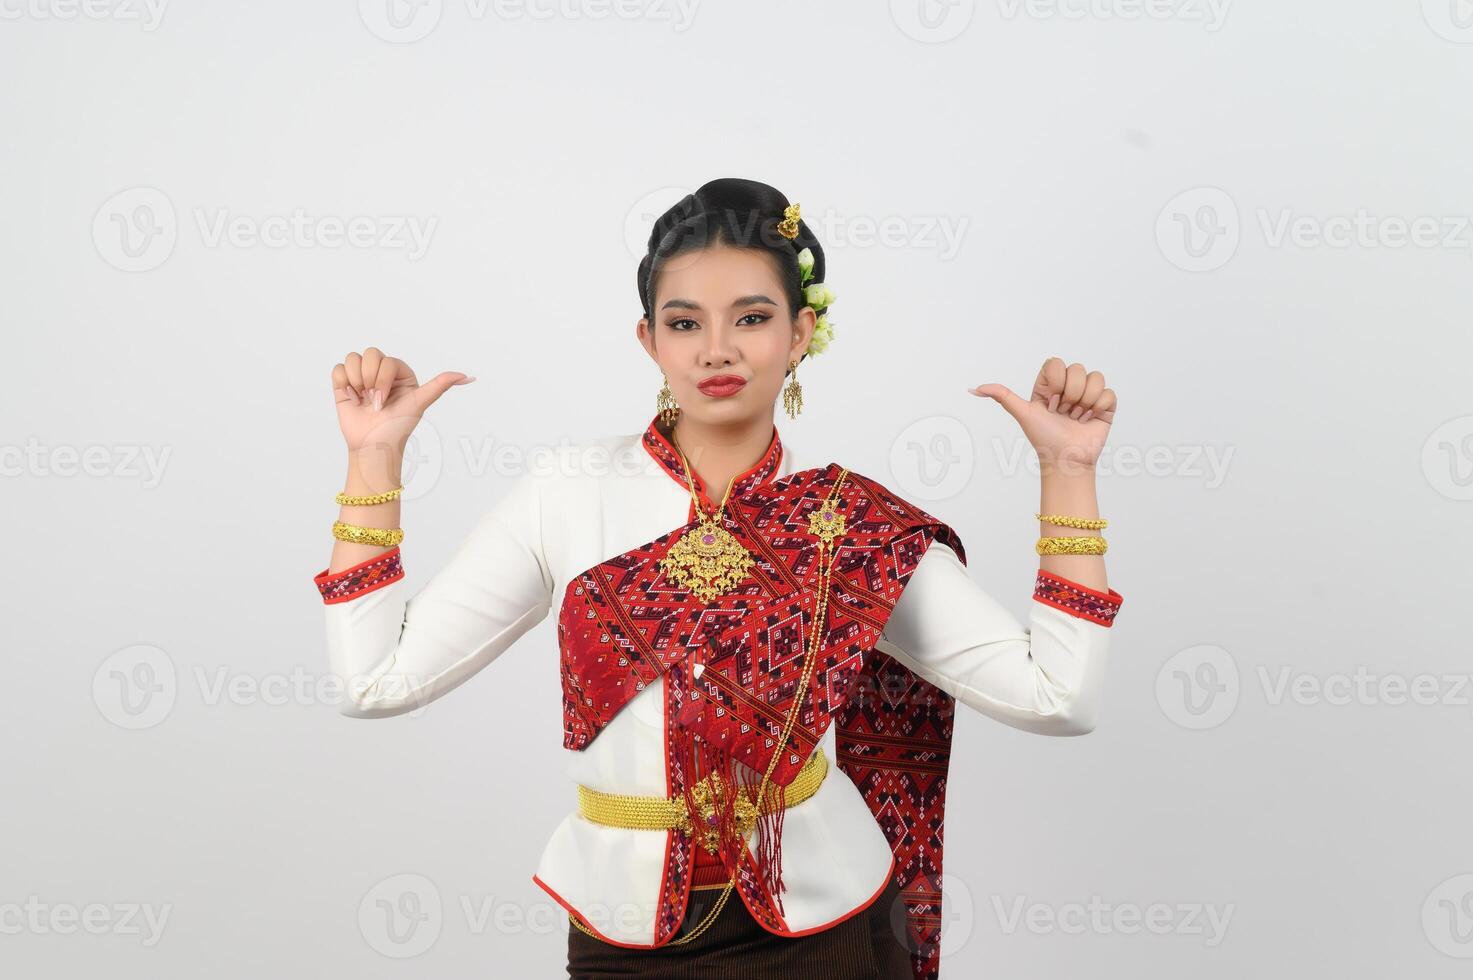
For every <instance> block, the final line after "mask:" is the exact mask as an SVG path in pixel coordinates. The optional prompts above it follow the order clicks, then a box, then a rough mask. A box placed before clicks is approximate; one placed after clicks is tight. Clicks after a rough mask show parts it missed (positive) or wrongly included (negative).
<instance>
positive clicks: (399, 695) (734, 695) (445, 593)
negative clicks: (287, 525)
mask: <svg viewBox="0 0 1473 980" xmlns="http://www.w3.org/2000/svg"><path fill="white" fill-rule="evenodd" d="M579 449H580V451H579V452H578V453H576V454H574V458H576V460H578V461H579V466H580V467H581V468H582V469H583V470H584V471H582V472H577V473H555V474H531V473H528V474H525V475H522V476H519V477H517V478H515V479H514V480H513V481H512V483H511V486H510V487H509V488H507V489H506V490H505V491H504V492H503V493H502V495H501V496H500V498H499V499H498V500H497V501H496V502H495V503H494V504H493V505H492V506H491V508H490V509H489V511H488V512H487V513H486V514H485V515H484V516H483V517H482V518H481V520H480V521H479V523H478V524H477V525H476V526H475V528H474V530H473V531H472V533H471V535H470V537H469V538H468V540H466V541H465V542H464V543H463V544H462V545H461V546H460V548H459V549H458V550H457V551H456V552H455V554H454V555H453V556H452V557H451V559H450V561H449V563H448V564H447V565H446V566H445V568H443V569H442V570H441V571H440V572H439V573H438V574H436V575H435V576H434V577H433V578H431V579H430V581H429V582H428V583H427V584H426V585H425V586H424V588H423V589H421V590H420V591H419V592H418V593H416V594H414V595H413V596H409V595H408V594H406V593H405V592H404V591H403V590H404V589H405V588H406V586H405V584H404V582H403V576H404V569H403V564H402V559H401V555H400V552H399V549H398V548H397V547H396V548H394V549H392V550H390V551H388V552H385V553H384V554H383V555H381V556H379V557H377V558H374V559H372V560H370V561H366V562H363V563H361V564H359V565H357V566H354V567H352V568H348V569H345V570H343V571H341V572H338V573H336V574H333V575H329V574H328V573H327V572H326V570H324V571H323V572H321V573H319V574H318V575H317V576H316V578H315V580H314V581H315V583H316V585H317V587H318V589H319V591H320V594H321V596H322V598H323V600H324V602H325V603H326V615H327V628H328V650H329V656H330V661H331V664H332V668H333V670H334V672H335V673H337V674H338V675H339V676H341V677H342V678H343V679H344V680H345V681H350V682H354V684H355V693H354V695H353V696H352V698H351V699H349V700H348V701H346V702H345V703H344V705H343V711H344V713H347V714H352V715H356V716H365V717H368V716H382V715H392V714H398V713H400V712H404V711H410V710H412V709H414V708H416V707H418V706H420V705H422V704H424V703H425V702H427V701H430V700H433V699H434V698H437V697H439V696H441V695H443V694H444V693H446V692H447V691H449V690H451V689H452V688H454V687H456V686H457V685H459V684H460V683H462V682H464V681H465V680H467V679H468V678H469V677H470V676H471V675H472V674H474V673H476V672H477V671H478V670H480V669H481V668H483V667H485V666H486V665H487V664H489V663H490V662H491V661H493V660H494V659H496V657H498V656H500V655H501V653H503V652H504V651H505V650H506V649H507V648H508V647H509V646H511V644H512V643H513V642H514V641H515V640H516V639H517V638H518V637H519V636H521V635H522V634H523V633H525V632H526V631H527V630H529V629H531V628H532V627H533V626H535V625H536V624H538V623H539V622H541V621H542V620H543V619H544V618H545V617H546V616H547V615H548V613H549V612H551V611H552V610H553V608H554V600H556V603H557V611H558V615H557V638H558V646H559V650H560V656H561V668H560V672H561V678H562V709H563V732H564V737H563V745H564V747H565V748H567V749H568V750H569V752H570V754H569V757H568V769H567V772H568V775H569V776H570V777H571V779H572V780H573V782H574V784H575V787H576V795H575V794H573V793H570V801H569V802H570V811H569V813H568V815H567V816H566V817H565V818H564V819H563V821H562V822H561V824H560V825H559V826H558V827H557V828H556V830H554V832H553V834H552V837H551V839H550V840H549V841H548V843H547V845H546V847H545V849H544V851H543V853H542V856H541V859H540V861H539V863H538V867H537V870H536V873H535V874H534V876H533V880H534V881H535V882H536V883H537V884H538V885H539V886H540V887H542V888H543V889H544V890H546V891H547V892H548V894H549V895H551V896H552V897H553V898H554V899H555V900H556V901H557V902H558V903H559V904H561V905H562V906H563V907H564V908H566V909H567V910H568V913H569V916H570V919H571V920H572V924H574V925H577V926H578V927H579V928H580V930H581V931H582V932H583V933H584V934H587V935H589V936H593V937H596V938H597V940H598V941H599V942H601V943H602V944H607V945H606V947H605V948H606V949H607V950H608V951H609V952H610V954H611V955H626V954H627V955H628V956H629V957H631V958H637V957H639V956H640V955H641V951H646V953H645V955H649V954H648V952H647V951H650V950H654V949H658V948H662V947H666V946H672V948H674V947H675V946H678V944H680V943H681V942H684V941H688V940H687V939H686V937H687V936H688V935H689V934H690V932H691V930H690V929H689V926H690V924H691V923H690V918H691V917H690V916H689V915H688V912H689V910H690V908H691V907H692V904H693V903H692V890H693V889H703V888H704V887H706V886H729V887H730V889H731V890H732V891H733V892H734V893H735V894H736V895H737V896H739V898H740V901H741V903H742V905H743V906H744V907H745V910H746V913H747V914H749V915H750V917H751V919H752V920H755V922H757V923H759V924H760V926H761V927H762V929H763V930H765V932H766V933H767V934H768V935H770V936H772V937H783V938H787V939H792V938H797V937H806V936H814V935H818V934H820V933H824V932H826V931H829V930H834V929H835V927H836V926H838V925H839V924H841V923H845V922H846V921H848V920H851V919H852V918H853V917H855V916H857V915H858V914H859V913H861V912H864V911H865V910H866V909H868V908H869V907H870V906H871V904H872V903H874V902H875V901H876V899H878V898H880V897H881V896H882V895H883V894H885V893H886V892H887V889H888V890H889V892H890V893H891V894H894V893H895V892H896V890H897V889H898V893H899V895H900V896H902V897H903V900H904V904H905V912H906V915H905V918H906V926H907V928H908V931H909V936H908V940H909V941H908V948H909V950H910V953H911V955H910V961H911V966H912V969H913V972H914V976H915V977H931V978H934V977H936V976H937V972H938V966H939V945H938V941H939V928H940V921H941V858H942V830H943V825H944V819H943V818H944V806H945V795H946V777H947V769H948V764H949V761H950V753H951V734H952V719H953V715H954V709H955V702H956V701H957V700H960V701H961V702H963V703H964V704H967V705H970V706H971V707H973V708H975V709H976V710H978V711H981V712H982V713H984V714H986V715H989V716H991V717H993V718H997V719H999V720H1001V721H1003V722H1005V723H1007V724H1010V725H1013V726H1015V727H1018V728H1022V729H1026V730H1029V731H1034V732H1039V733H1042V734H1053V735H1069V734H1079V733H1082V732H1085V731H1088V730H1089V729H1090V728H1091V727H1092V726H1093V724H1094V716H1095V714H1096V710H1097V707H1098V703H1099V700H1100V695H1101V687H1102V682H1103V673H1104V668H1105V659H1106V651H1107V647H1108V636H1109V629H1108V628H1109V627H1110V625H1111V624H1112V622H1113V620H1114V617H1115V614H1116V612H1117V611H1118V610H1119V608H1120V604H1121V601H1122V599H1121V596H1120V594H1119V593H1118V592H1116V591H1115V590H1113V589H1111V590H1109V591H1108V592H1100V591H1098V590H1095V589H1090V588H1087V587H1085V586H1083V585H1080V584H1078V583H1075V582H1071V581H1069V580H1067V579H1064V578H1062V577H1060V576H1057V575H1052V574H1049V573H1047V572H1044V571H1039V572H1038V575H1037V578H1036V581H1035V586H1034V592H1033V598H1034V600H1036V601H1034V602H1032V603H1031V604H1030V612H1029V622H1028V624H1027V625H1026V626H1025V625H1023V624H1022V623H1020V622H1019V621H1018V620H1017V619H1015V618H1014V617H1013V615H1012V614H1011V613H1010V612H1008V610H1007V609H1006V608H1005V607H1003V606H1002V605H1000V604H999V603H998V602H996V601H995V600H994V599H992V598H991V597H990V596H989V595H988V594H987V593H985V592H984V591H982V590H981V589H980V588H979V587H978V586H977V585H976V583H974V582H973V580H972V578H971V577H970V575H969V574H968V573H967V571H966V568H965V567H964V566H965V562H966V554H965V551H964V550H963V547H962V543H961V540H960V539H959V537H958V535H957V534H956V532H955V531H954V530H953V529H952V528H951V527H949V526H948V525H946V524H944V523H942V522H941V521H939V520H937V519H936V518H935V517H932V516H931V515H930V514H928V513H926V512H925V511H923V510H922V509H920V508H919V507H916V506H915V505H914V504H911V503H909V502H907V501H906V500H904V499H902V498H901V497H899V496H897V495H896V494H894V493H892V492H891V491H889V490H888V489H886V488H885V487H884V486H883V485H882V484H880V483H879V482H877V481H875V480H872V479H870V478H868V477H866V476H864V475H862V474H860V473H856V472H854V471H851V470H848V469H846V468H845V467H843V466H840V465H839V464H837V463H834V462H828V463H823V462H821V461H817V460H800V459H799V458H798V457H797V456H796V455H795V453H794V452H793V450H792V447H790V446H788V445H787V444H785V443H784V442H783V441H782V440H781V439H780V438H779V436H778V433H777V430H776V429H775V428H774V431H773V436H772V440H771V443H770V445H769V447H768V449H767V451H766V452H765V453H764V454H763V456H762V458H761V459H760V460H758V462H757V463H756V464H755V465H753V466H752V467H750V468H749V469H747V470H746V471H744V472H742V473H740V474H738V475H737V476H736V477H735V479H734V480H733V482H732V484H731V486H730V488H729V491H728V495H727V498H726V501H725V504H724V506H722V507H721V508H720V517H719V520H717V521H715V522H712V521H711V520H709V517H710V516H711V515H713V514H715V513H716V512H717V510H718V503H719V502H720V501H721V499H722V497H721V494H720V490H721V488H715V493H714V494H713V493H712V488H708V487H706V486H705V485H704V483H703V482H702V480H701V478H700V475H699V474H698V473H695V472H694V471H691V470H688V467H687V464H686V462H685V460H684V458H683V457H682V455H681V453H680V452H679V450H678V448H677V447H676V445H675V444H674V442H673V440H672V438H671V437H670V436H669V435H668V434H667V433H666V432H665V431H664V430H662V428H661V426H660V424H659V416H656V418H655V419H654V420H652V421H651V422H650V424H649V425H648V426H647V427H646V428H645V430H644V431H643V432H642V433H639V434H631V435H623V436H613V437H607V438H603V439H598V440H594V441H592V442H590V443H586V444H584V445H583V446H581V447H579ZM594 461H601V462H594ZM692 489H693V490H694V495H693V494H692ZM698 502H699V511H698V509H697V503H698ZM795 699H796V702H797V703H796V705H795V703H794V702H795ZM834 769H838V770H839V771H840V772H841V773H842V774H843V776H844V777H847V778H836V776H837V774H836V773H835V772H834V771H833V770H834ZM764 777H766V778H764ZM700 894H701V895H702V896H706V897H710V896H714V895H715V894H717V893H716V892H714V891H702V892H701V893H700ZM699 904H701V905H703V906H707V907H709V906H710V902H701V903H699ZM851 924H852V923H851ZM714 932H715V930H713V934H714ZM833 934H834V935H837V934H838V933H837V931H836V932H834V933H833ZM580 941H583V942H589V941H590V940H580ZM774 945H777V944H774ZM762 955H763V954H762V953H760V952H753V953H752V956H753V957H754V960H755V958H759V957H760V956H762ZM751 965H752V972H751V974H750V975H751V976H765V975H768V974H767V973H764V972H763V971H762V967H761V964H760V963H757V962H755V961H754V962H753V963H752V964H751ZM661 975H664V974H661ZM682 975H683V974H682ZM830 975H834V974H830V973H825V972H822V971H821V970H820V971H817V972H813V973H812V974H811V976H812V977H815V978H818V977H827V976H830ZM844 975H845V976H848V975H851V974H844ZM852 975H860V974H852Z"/></svg>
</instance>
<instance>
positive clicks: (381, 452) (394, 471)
mask: <svg viewBox="0 0 1473 980" xmlns="http://www.w3.org/2000/svg"><path fill="white" fill-rule="evenodd" d="M403 468H404V459H403V457H402V456H401V455H400V454H399V452H398V451H397V450H395V449H392V448H379V449H360V450H358V451H356V452H352V453H349V454H348V473H347V476H346V477H345V478H344V480H343V492H344V493H346V494H348V495H350V496H366V495H369V494H375V493H386V492H387V491H389V490H393V489H394V488H395V487H397V486H399V479H400V474H401V472H402V471H403ZM399 515H400V508H399V498H398V497H395V498H394V499H393V500H390V501H388V502H386V503H382V504H366V505H343V506H342V507H341V508H340V509H339V511H338V518H337V519H338V520H340V521H342V522H344V523H346V524H357V525H358V526H360V527H382V528H396V527H399V526H400V524H399ZM390 550H391V549H390V548H385V547H381V546H379V545H371V544H357V543H355V542H352V541H338V540H336V539H334V541H333V549H332V558H331V560H330V561H329V562H328V566H327V568H328V571H329V572H331V573H332V574H337V573H338V572H341V571H342V570H343V569H345V568H351V567H353V566H354V565H357V564H359V563H360V562H365V561H368V560H369V559H370V558H377V557H378V556H379V555H382V554H384V553H385V552H387V551H390Z"/></svg>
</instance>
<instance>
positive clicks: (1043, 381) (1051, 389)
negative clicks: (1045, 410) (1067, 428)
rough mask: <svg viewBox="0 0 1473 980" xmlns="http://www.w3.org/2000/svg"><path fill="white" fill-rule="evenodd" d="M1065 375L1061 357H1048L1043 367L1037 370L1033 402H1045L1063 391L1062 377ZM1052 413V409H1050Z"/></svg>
mask: <svg viewBox="0 0 1473 980" xmlns="http://www.w3.org/2000/svg"><path fill="white" fill-rule="evenodd" d="M1065 374H1066V370H1065V366H1064V359H1063V358H1061V357H1050V358H1049V359H1048V360H1046V361H1044V362H1043V367H1041V368H1039V369H1038V377H1037V378H1035V379H1034V381H1033V395H1032V398H1033V401H1036V402H1047V401H1050V396H1051V395H1054V394H1056V393H1058V392H1060V391H1062V390H1063V389H1064V375H1065ZM1050 411H1052V408H1050Z"/></svg>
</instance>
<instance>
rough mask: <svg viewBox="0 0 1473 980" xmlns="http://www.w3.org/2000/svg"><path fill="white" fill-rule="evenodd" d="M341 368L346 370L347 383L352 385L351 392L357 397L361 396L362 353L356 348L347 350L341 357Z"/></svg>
mask: <svg viewBox="0 0 1473 980" xmlns="http://www.w3.org/2000/svg"><path fill="white" fill-rule="evenodd" d="M343 368H344V370H346V371H347V372H348V384H349V385H350V386H352V388H353V393H354V394H355V395H357V396H358V397H359V398H362V397H363V355H362V354H360V353H358V352H357V351H356V350H350V351H348V354H347V356H346V357H344V358H343Z"/></svg>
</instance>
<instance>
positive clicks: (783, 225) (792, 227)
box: [777, 203, 798, 240]
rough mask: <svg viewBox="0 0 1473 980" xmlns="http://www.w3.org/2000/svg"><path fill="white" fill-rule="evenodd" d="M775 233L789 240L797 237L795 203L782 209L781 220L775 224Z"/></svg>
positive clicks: (796, 210) (796, 208) (796, 206)
mask: <svg viewBox="0 0 1473 980" xmlns="http://www.w3.org/2000/svg"><path fill="white" fill-rule="evenodd" d="M777 233H778V234H779V235H781V236H783V237H784V238H786V239H789V240H792V239H794V238H797V237H798V205H797V204H796V203H794V204H789V205H788V206H787V207H785V208H783V220H781V221H779V222H778V223H777Z"/></svg>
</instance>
